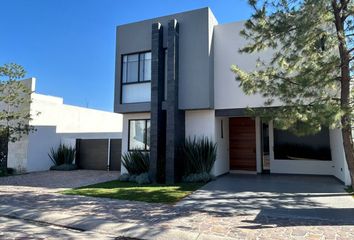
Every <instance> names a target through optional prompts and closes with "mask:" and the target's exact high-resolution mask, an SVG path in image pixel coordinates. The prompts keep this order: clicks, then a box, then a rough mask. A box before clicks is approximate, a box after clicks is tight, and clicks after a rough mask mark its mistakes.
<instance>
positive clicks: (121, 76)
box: [120, 50, 152, 88]
mask: <svg viewBox="0 0 354 240" xmlns="http://www.w3.org/2000/svg"><path fill="white" fill-rule="evenodd" d="M145 53H151V51H150V50H149V51H143V52H134V53H127V54H122V55H121V66H120V67H121V73H120V80H121V81H120V83H121V86H123V85H130V84H139V83H148V82H151V79H150V80H140V79H141V76H140V56H141V55H143V54H145ZM136 54H138V81H137V82H123V71H124V68H123V64H124V56H127V57H128V56H129V55H136ZM151 63H152V58H151ZM126 71H127V72H126V76H127V77H128V67H127V70H126ZM121 88H122V87H121Z"/></svg>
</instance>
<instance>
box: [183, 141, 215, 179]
mask: <svg viewBox="0 0 354 240" xmlns="http://www.w3.org/2000/svg"><path fill="white" fill-rule="evenodd" d="M216 150H217V146H216V143H213V142H212V141H211V140H209V139H208V138H207V137H202V138H199V139H196V138H195V137H194V138H193V140H192V139H190V138H188V139H187V140H186V142H185V144H184V146H183V152H184V154H185V174H186V175H189V174H192V173H210V171H211V169H212V167H213V165H214V163H215V159H216Z"/></svg>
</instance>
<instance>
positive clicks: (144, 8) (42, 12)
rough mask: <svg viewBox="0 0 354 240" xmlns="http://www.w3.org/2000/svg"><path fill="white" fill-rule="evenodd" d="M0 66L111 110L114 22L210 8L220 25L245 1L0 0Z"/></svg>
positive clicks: (244, 11)
mask: <svg viewBox="0 0 354 240" xmlns="http://www.w3.org/2000/svg"><path fill="white" fill-rule="evenodd" d="M0 6H1V8H0V65H3V64H5V63H10V62H15V63H17V64H20V65H22V66H23V67H24V68H25V69H26V72H27V74H26V77H35V78H36V79H37V84H36V92H37V93H41V94H46V95H52V96H58V97H63V98H64V103H66V104H70V105H77V106H82V107H89V108H94V109H99V110H105V111H113V102H114V71H115V69H114V64H115V28H116V26H117V25H121V24H126V23H131V22H136V21H140V20H144V19H149V18H155V17H159V16H165V15H169V14H173V13H178V12H183V11H188V10H193V9H198V8H202V7H210V8H211V10H212V11H213V13H214V15H215V16H216V18H217V19H218V22H219V24H220V23H221V24H222V23H227V22H233V21H238V20H244V19H247V18H248V17H249V16H250V14H251V9H250V7H249V6H248V5H247V0H0Z"/></svg>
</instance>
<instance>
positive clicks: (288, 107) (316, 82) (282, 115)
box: [232, 0, 354, 185]
mask: <svg viewBox="0 0 354 240" xmlns="http://www.w3.org/2000/svg"><path fill="white" fill-rule="evenodd" d="M249 4H250V6H251V7H252V8H253V10H254V12H253V14H252V16H251V18H250V19H249V20H247V21H246V23H245V29H244V30H243V31H241V35H242V36H244V37H245V38H246V39H248V40H249V44H248V45H247V46H245V47H243V48H242V49H240V52H242V53H254V52H262V51H265V50H270V49H271V51H273V52H274V54H273V56H272V58H271V60H269V59H268V61H265V60H264V59H259V60H258V61H257V66H256V70H255V71H252V72H246V71H243V70H242V69H241V68H239V67H238V66H232V70H233V72H234V73H235V74H236V80H238V81H239V82H240V86H241V88H242V89H243V90H244V92H245V93H247V94H255V93H259V94H261V95H262V96H263V97H264V98H265V99H266V101H265V106H271V105H272V104H273V103H274V101H280V102H281V103H282V107H279V108H268V109H267V110H264V109H263V110H259V111H256V112H257V114H260V115H261V116H262V117H264V118H268V119H273V120H274V123H275V125H276V126H277V127H278V128H282V129H289V130H291V131H293V132H295V133H297V134H299V135H301V134H309V133H314V132H316V131H319V130H320V129H321V128H322V127H330V128H335V127H340V128H341V131H342V136H343V143H344V151H345V156H346V160H347V163H348V167H349V171H350V174H351V180H352V185H354V146H353V138H352V121H353V103H354V102H353V100H354V99H353V94H352V93H353V91H354V90H353V89H352V88H351V84H352V80H353V77H352V73H353V70H354V67H353V60H354V57H353V52H354V22H353V20H354V19H353V16H354V3H353V0H272V1H268V0H249Z"/></svg>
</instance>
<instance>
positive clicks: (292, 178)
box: [178, 174, 354, 224]
mask: <svg viewBox="0 0 354 240" xmlns="http://www.w3.org/2000/svg"><path fill="white" fill-rule="evenodd" d="M178 206H185V207H193V208H194V209H200V210H201V211H208V212H210V213H214V214H237V215H258V216H267V217H287V218H288V217H289V218H307V219H319V220H333V219H338V221H341V222H343V223H344V224H354V198H353V197H352V196H350V195H349V194H348V193H347V192H346V191H345V190H344V185H343V184H342V183H341V182H339V181H338V180H337V179H335V178H334V177H328V176H301V175H246V174H244V175H241V174H240V175H236V174H235V175H233V174H230V175H227V176H224V177H222V178H219V179H218V180H217V181H214V182H211V183H209V184H207V185H206V186H204V187H203V188H202V189H200V190H198V191H197V192H195V193H194V194H193V195H191V196H190V197H188V198H186V199H185V200H184V201H182V202H180V203H178Z"/></svg>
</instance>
